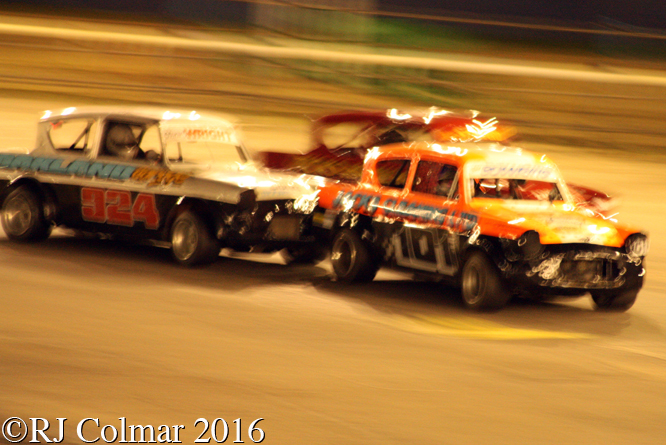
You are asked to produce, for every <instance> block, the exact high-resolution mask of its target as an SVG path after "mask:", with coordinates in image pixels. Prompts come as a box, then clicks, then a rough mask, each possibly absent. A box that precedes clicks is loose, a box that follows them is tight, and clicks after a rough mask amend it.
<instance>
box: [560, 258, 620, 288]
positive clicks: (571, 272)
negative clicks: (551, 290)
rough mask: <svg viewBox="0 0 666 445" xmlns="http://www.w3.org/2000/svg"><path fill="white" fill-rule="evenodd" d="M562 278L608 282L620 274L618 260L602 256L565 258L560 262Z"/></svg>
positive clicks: (588, 282) (564, 279)
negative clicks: (579, 258)
mask: <svg viewBox="0 0 666 445" xmlns="http://www.w3.org/2000/svg"><path fill="white" fill-rule="evenodd" d="M560 271H561V273H562V275H561V277H560V279H561V280H563V281H566V282H570V283H576V282H578V283H587V284H593V283H599V284H601V283H608V282H613V281H615V280H616V279H617V278H618V277H619V276H620V268H619V266H618V264H617V262H616V261H613V260H609V259H602V258H595V259H586V260H574V259H563V260H562V263H561V264H560Z"/></svg>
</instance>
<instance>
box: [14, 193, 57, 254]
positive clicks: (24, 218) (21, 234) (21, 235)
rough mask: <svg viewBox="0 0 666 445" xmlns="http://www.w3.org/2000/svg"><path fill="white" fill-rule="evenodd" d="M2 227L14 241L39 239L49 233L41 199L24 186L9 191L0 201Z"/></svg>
mask: <svg viewBox="0 0 666 445" xmlns="http://www.w3.org/2000/svg"><path fill="white" fill-rule="evenodd" d="M2 228H3V230H4V231H5V233H6V234H7V238H9V239H11V240H14V241H40V240H43V239H46V238H48V236H49V235H50V234H51V225H50V224H49V223H48V221H46V218H44V205H43V203H42V200H41V199H40V197H39V196H38V195H37V194H36V193H35V192H34V191H32V190H31V189H30V188H29V187H26V186H20V187H18V188H16V189H15V190H13V191H12V192H10V193H9V195H7V198H5V200H4V202H3V203H2Z"/></svg>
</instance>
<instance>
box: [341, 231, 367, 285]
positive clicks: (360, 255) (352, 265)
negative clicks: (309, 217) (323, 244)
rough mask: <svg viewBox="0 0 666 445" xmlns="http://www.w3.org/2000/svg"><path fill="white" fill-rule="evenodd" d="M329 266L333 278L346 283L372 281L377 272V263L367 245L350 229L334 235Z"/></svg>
mask: <svg viewBox="0 0 666 445" xmlns="http://www.w3.org/2000/svg"><path fill="white" fill-rule="evenodd" d="M331 264H332V265H333V272H334V273H335V276H336V277H337V278H338V279H339V280H341V281H347V282H356V283H358V282H369V281H372V280H373V279H374V278H375V275H377V270H379V262H378V261H377V260H376V259H375V258H374V257H373V255H372V253H371V250H370V247H369V246H368V244H367V243H366V242H365V241H363V240H362V239H361V236H360V235H359V234H358V233H357V232H355V231H353V230H350V229H343V230H341V231H340V232H338V233H337V235H335V238H334V239H333V247H332V248H331Z"/></svg>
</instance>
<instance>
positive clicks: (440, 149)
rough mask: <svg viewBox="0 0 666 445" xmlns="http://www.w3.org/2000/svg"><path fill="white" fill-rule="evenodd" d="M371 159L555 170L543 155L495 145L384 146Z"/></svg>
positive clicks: (402, 144) (465, 143)
mask: <svg viewBox="0 0 666 445" xmlns="http://www.w3.org/2000/svg"><path fill="white" fill-rule="evenodd" d="M372 151H373V152H374V156H375V157H382V158H383V157H385V156H389V157H402V156H404V157H411V156H413V155H414V154H419V153H420V154H426V155H429V156H434V157H438V158H442V159H443V160H444V159H446V160H449V161H453V163H455V164H463V163H467V162H470V161H481V162H483V161H492V162H506V163H530V164H541V165H547V166H549V167H556V166H555V164H554V163H553V161H552V160H550V159H549V158H548V157H547V156H546V155H542V154H540V153H536V152H532V151H530V150H526V149H523V148H521V147H513V146H509V145H504V144H501V143H497V142H452V143H446V144H445V143H431V142H425V141H422V142H409V143H397V144H390V145H385V146H382V147H375V148H373V149H372Z"/></svg>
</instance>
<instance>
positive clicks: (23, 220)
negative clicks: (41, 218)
mask: <svg viewBox="0 0 666 445" xmlns="http://www.w3.org/2000/svg"><path fill="white" fill-rule="evenodd" d="M33 217H34V216H33V213H32V209H31V208H30V203H29V202H28V201H27V200H26V199H24V198H23V197H22V196H17V197H15V198H13V199H12V200H11V201H9V202H8V203H7V205H6V206H5V209H4V214H3V218H4V223H5V228H6V229H7V231H8V232H10V233H12V234H13V235H23V234H24V233H26V232H27V231H28V230H29V229H30V226H31V224H32V219H33Z"/></svg>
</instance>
